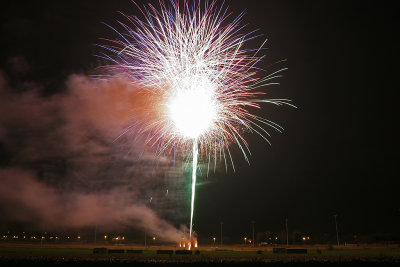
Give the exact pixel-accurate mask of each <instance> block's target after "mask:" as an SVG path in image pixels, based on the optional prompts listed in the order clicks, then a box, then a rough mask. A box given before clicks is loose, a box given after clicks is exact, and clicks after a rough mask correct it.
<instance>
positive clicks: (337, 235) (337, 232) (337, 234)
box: [333, 214, 339, 246]
mask: <svg viewBox="0 0 400 267" xmlns="http://www.w3.org/2000/svg"><path fill="white" fill-rule="evenodd" d="M333 217H335V225H336V241H337V245H338V246H339V231H338V227H337V219H336V217H337V214H335V215H333Z"/></svg>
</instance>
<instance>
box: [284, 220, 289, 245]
mask: <svg viewBox="0 0 400 267" xmlns="http://www.w3.org/2000/svg"><path fill="white" fill-rule="evenodd" d="M287 222H288V219H287V218H286V219H285V223H286V246H287V247H288V246H289V231H288V226H287Z"/></svg>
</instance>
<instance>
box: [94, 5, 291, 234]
mask: <svg viewBox="0 0 400 267" xmlns="http://www.w3.org/2000/svg"><path fill="white" fill-rule="evenodd" d="M159 4H160V8H159V9H157V8H155V7H154V6H153V5H151V4H149V5H148V6H145V7H144V8H140V7H139V6H138V8H139V10H140V11H141V12H142V15H143V18H144V19H139V18H138V17H137V16H127V15H124V17H125V18H126V20H127V23H123V22H119V24H120V26H121V28H122V30H121V31H118V30H115V31H116V32H117V33H118V38H117V39H114V40H107V41H108V45H104V46H102V47H104V48H105V49H107V50H108V52H111V55H109V53H104V54H103V55H102V56H103V57H104V58H106V59H107V60H110V61H111V62H112V64H111V65H108V66H106V67H107V68H108V69H110V70H113V71H116V72H118V73H123V74H124V75H126V76H127V77H128V78H129V79H130V80H131V81H132V82H134V83H135V84H137V85H140V86H142V87H143V88H151V89H148V93H149V94H150V96H151V97H153V98H154V99H157V101H156V100H154V102H153V103H152V104H151V105H145V106H143V107H142V108H143V109H146V110H148V111H149V113H154V110H157V112H156V113H157V115H156V116H153V117H152V118H151V119H148V120H144V121H142V122H141V123H138V124H135V125H133V126H132V127H129V129H128V130H127V131H135V132H136V133H137V134H141V135H143V136H146V142H148V143H149V144H151V145H154V146H155V147H157V152H158V153H171V152H173V153H175V151H179V150H181V151H183V152H184V153H186V151H188V150H189V149H191V150H192V160H193V171H192V199H191V217H190V236H191V235H192V225H193V210H194V199H195V198H194V197H195V185H196V170H197V161H198V159H205V160H206V161H207V162H208V169H209V168H210V166H209V165H210V162H214V169H215V165H216V164H215V163H216V161H217V160H218V159H223V160H224V161H225V163H226V162H227V160H230V161H231V162H232V166H233V168H234V165H233V161H232V156H231V152H230V150H229V146H230V144H232V143H235V144H236V145H238V147H239V148H240V150H241V151H242V153H243V156H244V158H245V160H246V161H249V160H248V155H249V154H250V149H249V147H248V143H247V142H246V139H245V138H244V136H243V133H244V132H254V133H257V134H258V135H260V136H261V137H262V138H263V139H265V140H266V141H267V142H268V143H269V141H268V136H269V134H268V132H267V131H266V129H265V128H267V127H272V128H273V129H275V130H277V131H279V132H280V131H282V130H283V129H282V128H281V127H280V126H279V125H277V124H276V123H274V122H272V121H270V120H267V119H265V118H262V117H259V116H256V115H255V114H252V113H250V111H249V110H250V109H252V108H260V103H262V102H266V103H272V104H275V105H282V104H288V105H291V106H292V104H290V101H289V100H286V99H260V98H261V97H262V95H264V94H265V93H263V92H260V91H257V88H260V87H263V86H266V85H269V84H273V82H272V81H271V80H272V79H274V78H276V77H279V76H280V74H279V73H280V72H281V71H283V70H284V69H281V70H279V71H276V72H274V73H271V74H269V75H267V76H265V77H264V78H259V77H258V74H259V72H260V71H261V70H260V69H259V68H257V67H256V65H257V63H258V62H259V61H260V60H262V58H263V57H262V56H257V54H258V52H260V50H261V48H260V49H245V48H244V44H245V43H246V42H247V41H248V40H251V39H254V38H256V37H259V36H257V35H255V32H254V31H253V32H249V33H243V26H241V25H240V21H241V19H242V17H243V15H244V13H241V14H240V15H239V16H238V17H235V18H233V19H231V16H232V14H231V13H229V12H228V10H227V8H225V7H223V6H218V5H217V4H216V1H207V0H206V1H205V2H204V3H201V1H194V2H193V4H192V5H190V4H189V3H188V2H186V1H183V2H179V0H176V1H174V0H171V1H170V2H169V4H168V5H167V4H166V3H165V2H164V1H163V0H160V1H159ZM230 19H231V21H229V20H230ZM263 45H264V44H263ZM261 47H262V46H261ZM156 103H157V104H156Z"/></svg>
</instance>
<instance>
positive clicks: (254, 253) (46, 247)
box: [0, 243, 400, 266]
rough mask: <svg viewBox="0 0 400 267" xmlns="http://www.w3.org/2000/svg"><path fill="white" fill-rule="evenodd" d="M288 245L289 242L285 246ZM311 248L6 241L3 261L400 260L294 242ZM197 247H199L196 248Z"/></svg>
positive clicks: (380, 251) (395, 252)
mask: <svg viewBox="0 0 400 267" xmlns="http://www.w3.org/2000/svg"><path fill="white" fill-rule="evenodd" d="M100 247H105V248H107V249H108V250H123V253H118V252H117V253H110V252H109V253H104V254H102V253H99V254H94V253H93V249H94V248H100ZM282 247H283V246H282ZM290 248H302V249H307V254H287V253H279V254H277V253H273V251H272V250H273V248H272V247H251V246H247V247H245V246H239V245H238V246H223V247H216V248H214V247H211V246H203V247H200V248H198V249H195V250H194V251H193V252H194V253H193V255H176V252H175V251H176V250H181V249H180V248H177V247H175V246H151V247H143V246H135V245H106V244H103V245H102V244H97V245H95V244H42V245H40V244H28V243H23V244H21V243H0V263H1V262H3V263H8V264H9V263H12V264H17V265H21V264H24V265H26V264H29V265H32V264H40V265H41V266H42V265H43V264H54V263H57V264H60V265H75V264H77V263H85V265H87V264H89V265H90V264H96V265H98V264H100V265H101V264H107V265H109V264H118V265H121V264H122V265H123V264H131V263H135V266H137V265H138V264H139V265H146V266H147V265H149V264H150V265H154V264H155V263H157V264H159V265H168V266H169V265H175V264H178V265H179V266H184V265H185V264H191V265H193V264H195V265H203V264H206V265H212V266H220V265H226V264H230V265H243V266H248V265H252V266H255V265H265V264H267V265H269V266H277V265H279V266H281V265H295V266H298V265H307V266H313V265H320V264H323V265H329V266H333V265H335V264H339V265H340V266H343V265H360V266H365V265H374V266H375V265H382V266H388V265H400V247H399V246H398V245H391V246H377V245H375V246H372V245H363V246H340V247H336V246H334V247H332V246H323V245H313V246H292V247H290ZM127 250H142V251H141V253H128V252H127ZM158 250H172V251H174V252H173V254H171V255H168V254H158V253H157V251H158ZM196 251H198V252H197V253H196Z"/></svg>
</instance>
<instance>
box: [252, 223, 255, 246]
mask: <svg viewBox="0 0 400 267" xmlns="http://www.w3.org/2000/svg"><path fill="white" fill-rule="evenodd" d="M251 224H252V226H253V247H254V243H255V240H254V224H255V221H251Z"/></svg>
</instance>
